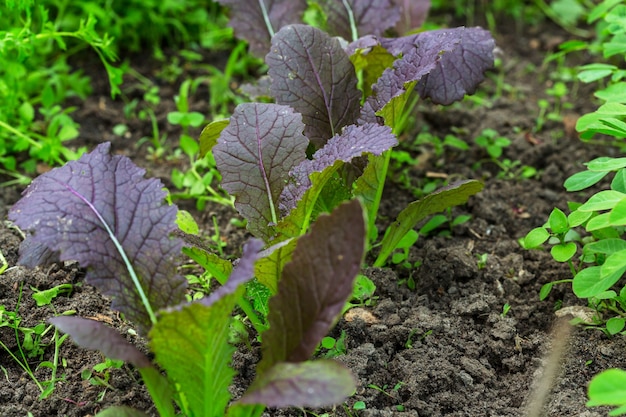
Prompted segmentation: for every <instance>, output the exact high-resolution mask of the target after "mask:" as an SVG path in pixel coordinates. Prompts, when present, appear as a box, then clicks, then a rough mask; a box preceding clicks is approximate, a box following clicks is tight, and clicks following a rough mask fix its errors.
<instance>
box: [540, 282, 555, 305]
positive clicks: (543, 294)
mask: <svg viewBox="0 0 626 417" xmlns="http://www.w3.org/2000/svg"><path fill="white" fill-rule="evenodd" d="M553 286H554V283H552V282H548V283H547V284H544V285H542V286H541V289H540V290H539V300H541V301H543V300H545V299H546V298H547V297H548V295H550V292H551V291H552V287H553Z"/></svg>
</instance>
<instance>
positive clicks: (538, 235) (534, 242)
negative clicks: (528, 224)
mask: <svg viewBox="0 0 626 417" xmlns="http://www.w3.org/2000/svg"><path fill="white" fill-rule="evenodd" d="M549 238H550V233H548V231H547V230H546V229H544V228H543V227H537V228H535V229H533V230H531V231H530V232H528V234H527V235H526V237H525V238H524V247H525V248H526V249H531V248H536V247H538V246H541V245H542V244H543V243H544V242H545V241H546V240H548V239H549Z"/></svg>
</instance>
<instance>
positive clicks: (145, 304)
mask: <svg viewBox="0 0 626 417" xmlns="http://www.w3.org/2000/svg"><path fill="white" fill-rule="evenodd" d="M109 149H110V144H109V143H104V144H101V145H99V146H98V147H97V148H96V149H95V150H94V151H93V152H91V153H88V154H85V155H83V156H82V157H81V158H80V159H79V160H77V161H73V162H69V163H68V164H66V165H65V166H63V167H60V168H55V169H53V170H52V171H50V172H48V173H46V174H43V175H41V176H39V177H38V178H36V179H35V180H34V181H33V182H32V184H31V185H30V186H29V187H28V188H27V189H26V191H24V195H23V197H22V198H21V199H20V200H19V201H18V202H17V203H16V204H15V205H14V206H13V208H12V209H11V211H10V213H9V218H10V219H11V220H12V221H14V222H15V224H16V225H18V226H19V227H20V228H21V229H23V230H25V231H27V232H28V233H29V235H28V237H27V239H28V240H29V241H30V243H29V244H27V245H25V246H24V248H25V249H24V251H23V253H22V254H21V256H22V259H27V260H28V261H29V264H31V265H32V264H34V263H40V262H41V261H44V260H45V258H46V257H45V256H44V258H42V259H38V260H37V259H35V258H34V257H33V255H32V253H31V250H35V251H36V252H37V253H38V254H41V253H42V251H41V248H42V246H43V247H45V248H47V250H48V251H52V252H56V253H58V254H59V259H60V260H73V261H78V262H79V264H80V265H81V266H82V267H84V268H87V274H86V278H85V280H86V282H87V283H89V284H92V285H94V286H96V287H97V288H99V289H100V290H101V291H102V292H103V293H105V294H107V295H111V296H112V297H113V301H112V308H114V309H117V310H119V311H121V312H123V313H124V314H125V315H126V317H127V318H128V319H129V320H131V321H133V322H134V323H136V324H137V325H138V326H139V328H140V330H142V331H145V330H147V329H148V328H149V327H150V325H151V324H152V323H153V322H154V311H155V310H157V309H160V308H163V307H166V306H168V305H172V304H176V303H179V302H180V301H182V300H183V299H184V293H185V288H186V280H185V279H184V278H183V277H181V276H180V275H178V274H177V273H176V266H177V265H176V262H175V261H176V258H177V257H178V256H179V255H180V251H181V247H182V241H181V240H180V239H177V238H173V237H172V236H171V233H172V232H173V231H174V230H176V229H177V226H176V212H177V208H176V206H174V205H167V204H165V202H164V198H165V195H166V192H165V191H164V190H163V184H162V183H161V182H160V181H159V180H157V179H144V178H143V176H144V173H145V171H144V170H143V169H140V168H138V167H137V166H136V165H134V164H133V163H132V161H131V160H130V159H128V158H126V157H123V156H119V155H117V156H112V155H111V154H110V152H109ZM43 252H44V255H45V252H46V251H43Z"/></svg>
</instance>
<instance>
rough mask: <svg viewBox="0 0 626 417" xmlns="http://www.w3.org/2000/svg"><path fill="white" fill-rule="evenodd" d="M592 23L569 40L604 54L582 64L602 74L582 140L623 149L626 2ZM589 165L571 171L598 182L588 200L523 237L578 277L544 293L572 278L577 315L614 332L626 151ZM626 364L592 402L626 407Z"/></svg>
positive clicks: (620, 286)
mask: <svg viewBox="0 0 626 417" xmlns="http://www.w3.org/2000/svg"><path fill="white" fill-rule="evenodd" d="M587 23H589V24H595V25H596V26H595V30H596V32H597V37H596V38H595V40H594V41H593V42H586V41H570V42H567V43H565V44H563V45H561V48H562V50H563V51H565V52H568V53H569V52H572V51H581V50H582V51H586V52H590V53H592V54H594V55H596V56H598V58H599V59H597V61H598V62H596V63H592V64H587V65H583V66H581V67H579V68H578V74H577V77H578V79H579V80H580V81H582V82H585V83H590V82H598V81H601V84H600V85H599V87H598V89H597V90H596V91H595V93H594V96H595V97H596V98H597V99H598V100H599V101H600V102H601V103H602V104H601V105H600V107H599V108H598V109H597V110H596V111H594V112H592V113H589V114H586V115H583V116H582V117H580V118H579V119H578V121H577V123H576V130H577V131H578V132H579V133H580V137H581V139H582V140H583V141H588V142H591V141H602V142H604V143H606V144H609V145H612V146H615V147H616V148H617V149H619V150H620V151H621V150H623V149H624V144H623V143H622V140H623V139H624V138H626V80H625V78H626V71H625V70H624V69H623V68H622V67H623V65H620V64H623V63H624V60H625V59H626V44H625V43H624V40H625V39H626V5H624V4H623V2H621V1H614V0H605V1H603V2H601V3H599V4H598V5H595V6H594V7H593V8H591V9H590V10H589V12H588V14H587ZM585 166H586V170H585V171H582V172H579V173H577V174H574V175H573V176H571V177H570V178H568V179H567V180H566V181H565V183H564V187H565V189H566V190H567V191H569V192H580V191H583V190H592V191H591V193H590V194H591V195H590V197H588V198H587V199H586V201H584V202H583V203H580V202H573V201H572V202H568V203H567V214H566V212H565V211H563V210H561V209H560V208H558V207H557V208H555V209H554V210H553V211H552V212H551V214H550V216H549V218H548V220H547V222H546V224H545V225H543V226H542V227H538V228H536V229H533V230H532V231H530V232H529V233H528V235H526V236H525V237H524V239H523V240H522V244H523V246H524V247H526V248H539V247H543V246H545V245H548V246H549V247H550V253H551V255H552V258H553V259H554V260H555V261H557V262H564V263H567V264H568V265H569V268H570V270H571V273H572V278H570V279H563V280H559V281H556V282H550V283H547V284H545V285H544V286H543V287H542V289H541V292H540V298H541V299H545V298H547V297H548V295H549V294H550V291H551V290H552V288H553V287H554V286H555V285H557V284H571V286H572V290H573V292H574V294H575V295H576V296H577V297H578V298H580V299H583V300H586V302H587V304H588V307H590V308H591V311H593V312H594V315H593V317H588V316H584V315H579V316H578V317H576V318H575V319H574V323H577V324H582V325H585V326H588V327H590V328H599V329H601V330H602V331H603V332H605V333H606V334H607V335H609V336H620V337H623V336H624V335H625V334H626V331H625V328H626V285H624V283H623V275H624V273H625V272H626V240H625V238H624V233H625V230H626V229H625V228H624V227H625V226H626V158H623V157H608V156H602V157H599V158H596V159H594V160H592V161H589V162H587V163H585ZM625 387H626V371H625V370H620V369H610V370H606V371H604V372H602V373H600V374H598V375H597V376H596V377H594V378H593V380H592V381H591V383H590V385H589V399H590V400H589V402H588V406H599V405H610V406H615V407H616V408H615V409H614V410H613V411H611V412H610V413H609V414H610V415H622V414H626V388H625Z"/></svg>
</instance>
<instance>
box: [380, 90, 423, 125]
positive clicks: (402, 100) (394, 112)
mask: <svg viewBox="0 0 626 417" xmlns="http://www.w3.org/2000/svg"><path fill="white" fill-rule="evenodd" d="M416 84H417V81H411V82H408V83H406V84H404V91H403V92H402V94H399V95H397V96H395V97H393V98H392V99H391V100H390V101H389V102H388V103H387V104H385V106H384V107H383V108H382V109H381V110H379V111H377V112H376V115H377V116H381V117H382V118H383V119H384V120H385V125H387V126H389V127H390V128H391V129H392V130H393V132H394V133H397V132H396V129H397V128H398V127H399V126H400V121H401V120H402V118H403V117H404V107H405V106H406V103H407V101H408V100H409V97H410V96H411V93H412V92H413V89H414V88H415V85H416Z"/></svg>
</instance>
